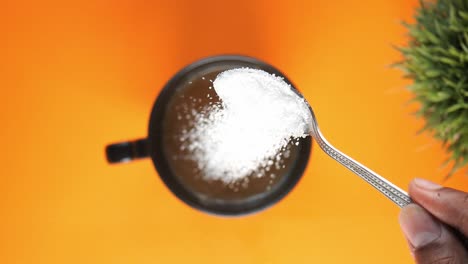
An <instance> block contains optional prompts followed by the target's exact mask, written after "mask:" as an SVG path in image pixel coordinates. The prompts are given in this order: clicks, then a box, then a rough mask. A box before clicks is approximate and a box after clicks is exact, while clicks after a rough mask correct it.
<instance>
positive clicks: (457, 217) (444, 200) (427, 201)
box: [409, 179, 468, 236]
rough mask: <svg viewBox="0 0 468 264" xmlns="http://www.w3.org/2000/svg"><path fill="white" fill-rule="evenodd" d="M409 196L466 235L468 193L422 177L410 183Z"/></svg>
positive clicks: (467, 234)
mask: <svg viewBox="0 0 468 264" xmlns="http://www.w3.org/2000/svg"><path fill="white" fill-rule="evenodd" d="M409 194H410V196H411V198H412V199H413V200H414V201H415V202H417V203H418V204H420V205H422V206H423V207H424V208H425V209H426V210H427V211H429V212H430V213H431V214H432V215H434V216H435V217H436V218H438V219H440V220H441V221H442V222H445V223H447V224H449V225H451V226H453V227H455V228H456V229H458V230H460V232H462V233H463V234H464V235H465V236H468V194H467V193H464V192H461V191H457V190H454V189H451V188H444V187H442V186H440V185H437V184H435V183H432V182H430V181H426V180H423V179H415V180H413V181H412V182H411V183H410V186H409Z"/></svg>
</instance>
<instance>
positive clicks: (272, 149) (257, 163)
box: [183, 68, 311, 183]
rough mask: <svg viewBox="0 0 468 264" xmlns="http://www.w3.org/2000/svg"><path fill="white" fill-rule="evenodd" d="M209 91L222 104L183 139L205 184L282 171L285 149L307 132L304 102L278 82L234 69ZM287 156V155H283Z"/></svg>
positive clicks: (263, 74)
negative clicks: (207, 181)
mask: <svg viewBox="0 0 468 264" xmlns="http://www.w3.org/2000/svg"><path fill="white" fill-rule="evenodd" d="M213 87H214V90H215V91H216V93H217V94H218V96H219V97H220V99H221V102H222V104H212V105H210V106H209V108H206V109H205V111H203V112H202V113H198V114H197V115H196V116H195V119H194V125H193V129H191V130H189V131H187V132H186V133H185V135H183V138H184V141H186V142H187V146H185V148H187V149H189V150H190V151H191V154H192V156H193V157H192V158H193V160H195V161H196V163H197V164H198V168H199V169H200V171H201V172H202V175H204V177H205V178H207V179H213V180H222V181H224V182H226V183H230V182H235V181H237V180H239V179H242V178H245V177H246V176H248V175H256V176H258V177H263V176H265V174H266V172H268V171H269V170H270V168H271V167H272V166H275V167H277V168H278V167H282V166H284V165H283V164H282V163H281V159H282V158H281V157H282V155H283V154H284V153H282V152H288V151H287V150H286V149H285V148H286V147H287V145H288V144H289V142H291V141H292V140H294V141H295V142H297V139H298V138H300V137H305V136H307V135H308V132H309V131H310V124H311V113H310V111H309V106H308V104H307V102H306V101H305V100H304V99H303V98H301V97H300V96H299V95H297V94H296V93H295V92H294V91H293V90H292V88H291V87H290V85H289V84H287V83H286V82H285V81H284V80H283V79H282V78H280V77H277V76H274V75H271V74H269V73H267V72H265V71H262V70H256V69H250V68H239V69H233V70H228V71H225V72H222V73H220V74H219V75H218V76H217V78H216V79H215V80H214V81H213ZM288 155H289V154H288Z"/></svg>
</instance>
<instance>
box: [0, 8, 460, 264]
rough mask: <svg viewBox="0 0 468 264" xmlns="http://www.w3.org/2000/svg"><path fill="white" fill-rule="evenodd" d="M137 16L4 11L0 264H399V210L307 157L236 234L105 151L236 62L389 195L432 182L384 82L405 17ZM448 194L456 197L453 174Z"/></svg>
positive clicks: (427, 140) (263, 12)
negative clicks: (183, 88) (166, 99)
mask: <svg viewBox="0 0 468 264" xmlns="http://www.w3.org/2000/svg"><path fill="white" fill-rule="evenodd" d="M149 2H150V1H130V0H127V1H119V2H117V1H75V2H70V1H56V2H52V1H36V2H26V1H7V2H5V3H3V4H2V9H1V11H0V12H1V16H0V22H1V23H0V24H1V28H2V31H3V33H4V34H2V35H3V36H5V39H4V40H3V41H1V43H2V44H0V45H2V47H1V51H0V52H1V53H2V66H1V68H2V71H1V72H3V73H4V74H5V76H3V77H2V78H1V80H0V82H1V91H2V96H1V101H2V103H1V104H0V110H1V111H0V114H1V121H2V129H1V132H0V133H1V138H2V151H1V152H0V155H1V156H0V160H1V162H2V163H1V164H2V165H1V167H0V175H1V176H0V177H1V181H2V184H1V185H0V198H1V199H0V208H1V211H0V212H1V214H0V216H1V218H0V237H1V239H0V263H48V264H51V263H322V264H326V263H411V262H412V261H411V257H410V254H409V253H408V252H407V246H406V242H405V241H404V239H403V236H402V234H401V232H400V230H399V225H398V222H397V214H398V211H399V209H398V208H397V207H396V206H395V205H394V204H392V203H391V202H389V201H388V200H387V199H386V198H384V197H383V196H381V195H380V194H379V193H378V192H377V191H375V190H373V189H372V188H370V187H369V186H368V185H367V184H366V183H364V182H363V181H362V180H360V179H359V178H358V177H356V176H354V175H353V174H352V173H351V172H349V171H347V170H346V169H344V168H343V167H341V166H340V165H339V164H337V163H336V162H334V161H333V160H331V159H330V158H328V157H327V156H326V155H325V154H324V153H322V152H321V151H319V150H318V149H314V150H313V156H312V159H311V161H310V163H309V166H308V169H307V171H306V173H305V175H304V177H303V180H302V181H301V182H300V184H299V185H298V186H297V188H295V189H294V191H293V192H292V193H291V194H290V195H289V196H288V197H286V198H285V199H284V200H283V201H281V202H280V203H279V204H277V205H276V206H274V207H273V208H270V209H269V210H267V211H264V212H262V213H259V214H256V215H252V216H248V217H243V218H235V219H225V218H218V217H213V216H209V215H205V214H203V213H199V212H197V211H195V210H193V209H191V208H189V207H187V206H186V205H184V204H183V203H182V202H180V201H178V200H177V199H176V198H175V197H174V196H173V195H172V194H171V193H170V192H169V191H168V190H167V189H166V188H165V186H164V185H163V184H162V182H161V180H159V178H158V177H157V174H156V172H155V171H154V169H153V167H152V164H151V162H150V161H149V160H144V161H139V162H134V163H131V164H126V165H121V166H109V165H107V164H106V161H105V159H104V155H103V150H104V146H105V144H107V143H109V142H112V141H116V140H125V139H131V138H138V137H140V136H144V135H145V133H146V128H147V120H148V117H149V111H150V109H151V106H152V103H153V101H154V99H155V97H156V96H157V94H158V92H159V90H160V88H161V87H162V85H163V84H164V83H165V82H166V80H168V79H169V78H170V77H171V76H172V75H173V74H174V73H175V72H176V71H177V70H178V69H180V68H181V67H183V66H184V65H186V64H187V63H190V62H192V61H194V60H196V59H198V58H201V57H204V56H208V55H215V54H220V53H241V54H247V55H251V56H255V57H258V58H260V59H263V60H266V61H268V62H270V63H272V64H273V65H276V66H277V67H279V68H280V69H282V70H283V71H284V72H285V73H286V74H287V75H288V76H289V77H290V78H291V79H292V80H293V81H294V82H295V83H296V84H297V86H298V88H299V89H300V90H302V91H303V93H304V94H305V96H306V98H307V99H308V100H309V102H310V103H311V105H312V106H313V107H314V109H315V112H316V114H317V117H318V119H319V123H320V125H321V128H322V131H323V132H324V134H325V135H326V136H327V137H328V139H329V140H330V141H331V142H332V143H334V144H335V145H336V146H337V147H339V148H340V149H342V150H343V151H345V152H346V153H348V154H350V155H351V156H353V157H354V158H356V159H357V160H359V161H361V162H362V163H364V164H366V165H368V166H369V167H371V168H372V169H374V170H375V171H377V172H379V173H381V174H382V175H384V176H386V177H387V178H388V179H389V180H391V181H394V182H395V183H396V184H397V185H399V186H402V187H403V188H406V186H407V184H408V183H409V181H410V179H411V178H413V177H416V176H419V177H425V178H428V179H432V180H435V181H438V182H442V180H443V176H444V173H445V172H446V169H440V164H441V162H442V161H443V160H444V158H445V157H446V155H445V154H444V151H443V150H442V148H441V146H440V144H439V143H438V142H437V141H435V140H433V139H432V138H431V137H430V135H428V134H422V135H416V131H417V130H418V129H419V128H420V127H421V126H422V122H421V121H420V120H417V119H416V118H414V117H413V116H412V115H411V112H413V111H414V110H415V106H411V105H410V106H408V105H407V104H406V102H407V101H408V99H409V98H410V97H411V95H410V94H409V93H408V92H407V91H406V90H405V89H404V87H405V85H407V84H408V81H407V80H403V79H402V78H401V73H400V72H399V71H397V70H395V69H390V68H389V67H388V65H389V64H391V63H392V62H394V61H396V60H398V59H399V58H400V56H399V54H398V53H397V52H396V51H395V50H394V49H393V48H392V47H391V45H392V44H402V43H405V41H406V40H405V38H406V37H405V29H404V28H403V27H402V26H401V25H400V21H401V20H403V19H405V20H408V19H411V16H412V13H413V10H414V7H415V6H416V5H417V3H416V2H417V1H416V0H411V1H407V0H398V1H397V0H379V1H375V0H365V1H326V0H321V1H318V0H316V1H280V0H275V1H251V0H238V1H235V3H233V4H228V3H226V2H225V1H214V0H213V1H189V0H187V1H153V2H152V3H149ZM445 184H446V185H449V186H453V187H457V188H459V189H463V190H465V191H468V181H467V178H466V177H465V175H464V173H463V172H461V173H458V174H457V175H455V176H454V177H453V178H451V179H450V180H448V181H446V182H445Z"/></svg>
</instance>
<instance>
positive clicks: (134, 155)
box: [106, 138, 149, 163]
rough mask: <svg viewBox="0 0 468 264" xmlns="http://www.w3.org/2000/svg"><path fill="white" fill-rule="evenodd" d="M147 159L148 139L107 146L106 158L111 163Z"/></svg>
mask: <svg viewBox="0 0 468 264" xmlns="http://www.w3.org/2000/svg"><path fill="white" fill-rule="evenodd" d="M147 157H149V148H148V140H147V139H146V138H144V139H137V140H133V141H127V142H120V143H114V144H110V145H107V146H106V158H107V162H109V163H121V162H129V161H132V160H135V159H141V158H147Z"/></svg>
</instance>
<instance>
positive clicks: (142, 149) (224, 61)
mask: <svg viewBox="0 0 468 264" xmlns="http://www.w3.org/2000/svg"><path fill="white" fill-rule="evenodd" d="M241 67H249V68H254V69H261V70H264V71H266V72H269V73H271V74H275V75H277V76H282V77H283V78H284V80H285V81H286V82H287V83H289V84H290V85H291V87H293V89H295V87H294V85H293V84H292V83H291V82H290V81H289V80H288V79H287V78H286V77H285V75H284V74H282V73H281V72H280V71H279V70H277V69H276V68H274V67H273V66H271V65H269V64H267V63H265V62H262V61H260V60H258V59H254V58H251V57H245V56H237V55H226V56H214V57H209V58H205V59H202V60H199V61H196V62H194V63H192V64H190V65H188V66H186V67H185V68H183V69H182V70H180V71H179V72H178V73H177V74H176V75H175V76H174V77H173V78H172V79H171V80H170V81H169V82H168V83H167V84H166V85H165V86H164V88H163V89H162V90H161V93H160V94H159V96H158V98H157V100H156V102H155V104H154V106H153V109H152V112H151V117H150V121H149V129H148V136H147V138H145V139H138V140H135V141H129V142H122V143H116V144H110V145H108V146H107V147H106V156H107V160H108V162H109V163H120V162H128V161H131V160H135V159H140V158H147V157H151V160H152V161H153V164H154V166H155V168H156V170H157V172H158V173H159V176H160V178H161V179H162V180H163V182H164V184H165V185H166V186H167V187H168V188H169V189H170V190H171V191H172V193H174V194H175V195H176V196H177V197H178V198H179V199H180V200H182V201H183V202H185V203H186V204H188V205H190V206H191V207H193V208H195V209H198V210H201V211H204V212H207V213H211V214H216V215H226V216H229V215H231V216H235V215H243V214H250V213H254V212H257V211H260V210H262V209H265V208H267V207H269V206H272V205H273V204H275V203H276V202H278V201H279V200H281V199H282V198H283V197H284V196H286V195H287V194H288V193H289V192H290V191H291V190H292V189H293V187H294V186H295V185H296V184H297V182H298V181H299V179H300V178H301V177H302V174H303V172H304V170H305V168H306V166H307V162H308V159H309V155H310V151H311V147H312V140H311V138H310V137H306V138H302V139H300V140H299V145H298V146H297V148H298V151H297V152H298V155H296V157H295V159H294V160H293V161H292V163H291V164H290V165H289V166H288V170H287V171H286V172H285V174H284V175H282V177H281V180H280V181H279V182H278V183H277V184H275V186H273V187H272V188H271V189H266V190H265V191H264V192H262V193H258V194H255V195H252V196H248V197H243V198H242V199H229V200H223V199H210V198H206V197H204V196H203V195H199V194H197V193H195V192H193V191H192V190H191V189H190V188H189V187H188V186H186V185H185V184H184V183H182V182H181V181H180V178H179V177H178V176H177V175H176V174H175V172H174V169H173V168H171V163H170V162H169V160H168V157H166V156H165V154H164V153H165V151H164V138H165V137H164V129H163V124H165V122H164V121H165V120H164V119H165V116H166V113H168V111H173V109H168V105H169V101H170V100H171V98H172V97H173V96H174V95H175V94H176V93H177V91H178V90H179V89H182V88H183V87H184V84H185V83H186V82H187V80H188V79H189V78H191V76H194V75H197V74H200V73H203V72H207V71H210V70H213V69H216V70H219V71H224V70H229V69H234V68H241Z"/></svg>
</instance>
